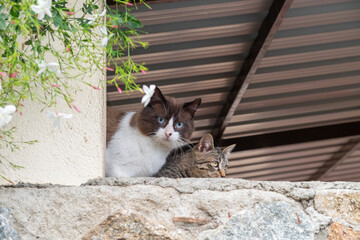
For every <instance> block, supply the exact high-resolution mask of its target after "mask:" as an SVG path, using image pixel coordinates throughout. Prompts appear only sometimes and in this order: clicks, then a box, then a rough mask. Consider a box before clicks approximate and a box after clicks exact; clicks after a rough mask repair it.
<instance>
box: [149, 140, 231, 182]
mask: <svg viewBox="0 0 360 240" xmlns="http://www.w3.org/2000/svg"><path fill="white" fill-rule="evenodd" d="M235 146H236V145H235V144H233V145H230V146H228V147H226V148H224V149H223V150H221V149H220V148H218V147H214V140H213V137H212V136H211V135H210V134H206V135H205V136H203V137H202V138H201V140H200V143H199V144H198V145H196V146H195V147H194V148H193V149H191V150H189V151H187V152H186V153H185V154H184V155H183V156H181V155H179V156H176V157H175V159H171V160H168V161H167V162H166V164H165V165H164V166H163V167H162V168H161V169H160V171H159V172H158V173H157V174H155V175H154V177H168V178H187V177H192V178H216V177H225V174H226V171H227V167H228V156H229V155H230V153H231V151H232V150H233V149H234V147H235Z"/></svg>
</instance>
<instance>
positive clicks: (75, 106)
mask: <svg viewBox="0 0 360 240" xmlns="http://www.w3.org/2000/svg"><path fill="white" fill-rule="evenodd" d="M73 107H74V109H75V110H76V111H78V112H79V113H81V112H80V110H79V109H78V108H77V107H76V106H75V105H73Z"/></svg>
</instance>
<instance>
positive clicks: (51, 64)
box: [46, 62, 60, 73]
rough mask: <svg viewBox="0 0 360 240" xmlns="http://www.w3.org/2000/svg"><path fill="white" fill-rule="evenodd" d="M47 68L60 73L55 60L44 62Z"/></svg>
mask: <svg viewBox="0 0 360 240" xmlns="http://www.w3.org/2000/svg"><path fill="white" fill-rule="evenodd" d="M46 66H47V68H48V69H49V71H50V72H57V73H60V68H59V67H60V66H59V64H58V63H56V62H49V63H48V64H46Z"/></svg>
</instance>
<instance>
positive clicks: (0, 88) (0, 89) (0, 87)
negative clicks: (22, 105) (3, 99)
mask: <svg viewBox="0 0 360 240" xmlns="http://www.w3.org/2000/svg"><path fill="white" fill-rule="evenodd" d="M2 90H3V88H2V85H1V82H0V91H2Z"/></svg>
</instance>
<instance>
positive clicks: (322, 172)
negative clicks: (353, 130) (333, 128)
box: [309, 138, 360, 181]
mask: <svg viewBox="0 0 360 240" xmlns="http://www.w3.org/2000/svg"><path fill="white" fill-rule="evenodd" d="M359 147H360V138H352V139H350V140H349V141H348V143H346V144H345V145H344V146H343V147H342V148H341V149H340V150H339V151H338V152H337V153H335V154H334V155H333V156H332V157H331V158H330V160H329V161H327V162H326V163H325V165H324V166H322V167H321V168H319V170H318V171H317V172H316V173H315V174H313V175H312V176H311V177H310V179H309V180H319V181H321V180H324V179H325V178H326V177H327V176H329V175H330V174H331V172H332V171H334V170H335V169H336V167H337V166H339V165H340V164H341V163H342V162H344V161H345V160H346V159H347V158H348V157H349V156H350V155H351V154H352V153H353V152H354V151H355V150H356V149H358V148H359Z"/></svg>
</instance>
